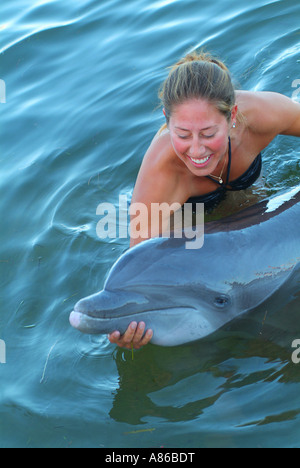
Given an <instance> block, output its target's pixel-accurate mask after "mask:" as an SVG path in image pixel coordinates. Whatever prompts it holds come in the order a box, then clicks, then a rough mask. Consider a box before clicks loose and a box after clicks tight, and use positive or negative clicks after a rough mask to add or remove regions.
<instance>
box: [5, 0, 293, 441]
mask: <svg viewBox="0 0 300 468" xmlns="http://www.w3.org/2000/svg"><path fill="white" fill-rule="evenodd" d="M0 10H1V25H0V38H1V42H0V79H3V80H4V81H5V83H6V103H5V104H0V119H1V124H0V149H1V152H0V163H1V175H0V193H1V197H0V208H1V220H2V223H1V231H0V232H1V243H0V269H1V270H0V272H1V273H0V275H1V276H0V284H1V293H0V301H1V303H0V308H1V315H0V339H2V340H4V341H5V344H6V364H0V376H1V384H0V385H1V387H0V421H1V437H0V446H1V447H161V446H164V447H216V446H217V447H257V446H263V447H278V446H284V447H296V446H299V445H300V415H299V413H300V398H299V395H300V364H299V365H296V364H293V363H292V361H291V354H292V348H291V343H292V341H293V340H294V339H297V338H300V325H299V318H298V312H299V305H300V302H299V298H298V299H294V300H293V301H291V302H290V304H288V305H287V306H286V307H285V308H283V309H281V310H279V311H278V310H277V311H275V312H274V311H273V313H272V310H268V311H266V312H268V314H266V313H265V312H264V313H263V315H259V314H258V315H256V316H255V317H247V318H245V319H243V320H240V321H239V322H238V323H237V324H235V325H232V326H231V327H230V328H229V329H228V330H226V331H220V332H218V333H216V334H215V335H213V336H212V337H210V338H209V339H206V340H203V341H199V342H197V343H193V344H189V345H185V346H182V347H177V348H171V349H167V348H161V347H157V346H152V345H150V346H147V347H146V348H144V349H142V350H140V351H139V352H136V353H135V354H134V360H132V356H131V352H127V351H123V350H116V349H115V347H114V346H112V345H111V344H110V343H109V342H108V340H107V339H106V337H102V336H100V337H90V336H84V335H81V334H79V333H77V332H76V331H75V330H73V329H71V327H70V326H69V323H68V316H69V313H70V311H71V310H72V308H73V306H74V303H75V302H77V300H79V299H80V298H81V297H83V296H87V295H88V294H91V293H94V292H96V291H97V290H100V289H101V287H102V285H103V282H104V278H105V276H106V274H107V272H108V270H109V268H110V267H111V265H112V264H113V262H114V261H115V260H116V259H117V258H118V257H119V255H120V254H121V253H122V252H123V251H124V250H125V249H126V248H127V247H128V240H127V239H99V238H98V237H97V234H96V225H97V222H98V221H99V218H98V217H97V216H96V208H97V206H98V204H99V203H101V202H104V201H105V202H110V203H117V202H118V198H119V195H120V194H126V195H128V197H129V196H130V194H131V193H132V188H133V186H134V183H135V179H136V176H137V173H138V170H139V167H140V164H141V161H142V158H143V155H144V152H145V150H146V149H147V147H148V145H149V143H150V141H151V139H152V137H153V135H154V134H155V132H156V131H157V129H158V128H159V126H160V125H161V124H162V123H163V118H162V117H163V116H162V112H161V109H160V108H159V107H158V104H159V102H158V98H157V91H158V88H159V86H160V84H161V82H162V80H163V79H164V78H165V76H166V73H167V70H166V68H167V67H168V66H170V65H172V64H173V63H174V62H175V61H176V60H177V59H178V58H180V57H181V56H182V55H183V54H185V53H186V52H187V51H188V50H191V49H193V48H194V47H202V46H205V47H206V49H207V50H209V51H211V52H213V53H215V54H217V55H218V56H220V57H221V58H222V59H224V60H225V61H226V63H227V65H228V66H229V67H230V69H231V71H232V74H233V76H234V80H235V82H236V83H237V85H238V86H239V87H240V88H242V89H251V90H271V91H277V92H280V93H283V94H285V95H287V96H289V97H292V95H293V93H295V91H297V90H296V89H295V87H294V88H293V83H294V81H295V80H297V79H300V54H299V40H300V36H299V34H300V28H299V17H300V16H299V14H300V5H299V2H296V1H295V0H277V1H273V2H272V1H270V2H268V1H263V0H251V1H250V0H246V1H243V2H229V1H228V0H216V1H215V2H204V1H202V0H162V1H151V0H131V1H130V2H129V1H128V2H125V1H122V0H101V1H99V0H98V1H96V0H77V1H73V2H62V1H58V0H40V1H35V0H30V1H29V0H17V1H14V2H9V1H5V2H2V3H1V7H0ZM294 97H295V98H296V99H298V98H299V99H300V95H299V94H297V93H295V94H294ZM299 153H300V150H299V140H298V139H297V138H291V137H289V138H288V137H278V138H276V140H274V142H272V144H271V145H270V146H269V147H268V148H267V149H266V150H265V151H264V174H263V178H262V180H261V181H260V182H259V184H258V185H257V187H254V188H253V189H251V191H250V192H249V193H248V194H247V195H246V196H244V198H241V199H236V200H235V203H236V205H235V208H234V209H239V207H240V205H242V206H244V204H247V203H248V199H249V200H250V201H251V200H252V202H254V201H255V200H257V199H261V198H262V197H265V196H266V195H270V194H273V193H276V192H277V191H278V190H280V189H283V188H286V187H289V186H293V185H296V184H298V183H299ZM240 196H242V195H240ZM230 206H231V208H232V203H230ZM220 210H221V211H220V213H217V215H221V214H222V213H224V211H225V212H226V210H227V208H226V205H225V208H224V206H223V208H222V207H221V208H220ZM222 210H223V211H222ZM275 309H276V308H275Z"/></svg>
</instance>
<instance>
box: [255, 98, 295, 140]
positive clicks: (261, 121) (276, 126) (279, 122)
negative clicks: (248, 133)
mask: <svg viewBox="0 0 300 468" xmlns="http://www.w3.org/2000/svg"><path fill="white" fill-rule="evenodd" d="M247 101H248V102H249V109H250V112H249V117H250V118H249V120H250V127H251V128H252V130H253V131H255V132H256V133H257V134H260V135H262V134H265V135H272V136H273V137H275V136H276V135H290V136H296V137H300V103H298V102H296V101H293V100H292V99H290V98H288V97H287V96H284V95H283V94H279V93H272V92H257V93H256V92H253V93H251V92H249V93H248V92H247Z"/></svg>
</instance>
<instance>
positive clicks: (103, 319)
mask: <svg viewBox="0 0 300 468" xmlns="http://www.w3.org/2000/svg"><path fill="white" fill-rule="evenodd" d="M180 309H183V310H187V309H189V310H195V311H197V309H196V308H195V307H191V306H177V307H163V308H155V309H148V310H144V311H141V312H138V314H137V315H146V314H148V313H151V312H166V313H168V311H175V310H176V311H178V310H180ZM71 314H77V316H79V315H80V316H81V317H84V318H90V319H92V320H99V321H105V320H113V319H117V318H122V319H130V318H132V319H134V316H135V313H132V314H129V315H113V316H110V317H109V316H108V317H98V316H94V315H91V314H89V313H86V312H83V311H80V310H76V306H75V307H74V310H73V311H72V312H71Z"/></svg>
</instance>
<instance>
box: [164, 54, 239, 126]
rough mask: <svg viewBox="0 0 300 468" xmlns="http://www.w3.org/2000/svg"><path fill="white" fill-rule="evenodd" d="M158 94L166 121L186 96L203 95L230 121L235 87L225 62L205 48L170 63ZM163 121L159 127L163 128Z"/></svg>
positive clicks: (189, 97) (199, 97)
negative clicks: (204, 50) (172, 63)
mask: <svg viewBox="0 0 300 468" xmlns="http://www.w3.org/2000/svg"><path fill="white" fill-rule="evenodd" d="M159 98H160V100H161V103H162V105H163V107H164V109H165V115H166V120H167V125H168V124H169V120H170V117H171V115H172V112H173V110H174V107H175V106H176V105H178V104H182V103H183V102H184V101H186V100H189V99H205V100H207V101H209V102H211V103H212V104H214V105H215V107H216V109H218V110H219V112H221V114H223V115H224V117H225V118H226V119H227V121H228V122H229V121H230V118H231V112H232V109H233V107H234V105H235V99H236V97H235V89H234V86H233V83H232V80H231V75H230V72H229V70H228V68H227V67H226V65H225V64H224V63H223V62H221V61H220V60H218V59H217V58H215V57H213V56H212V55H210V54H209V53H207V52H202V51H201V52H199V53H198V52H196V51H195V52H192V53H189V54H187V55H186V56H185V57H183V58H182V59H180V60H179V62H177V63H176V64H175V65H174V66H173V67H171V70H170V73H169V76H168V77H167V79H166V80H165V82H164V83H163V85H162V88H161V90H160V92H159ZM167 125H164V126H163V127H162V129H161V130H163V129H164V128H166V126H167Z"/></svg>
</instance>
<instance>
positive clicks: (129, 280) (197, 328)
mask: <svg viewBox="0 0 300 468" xmlns="http://www.w3.org/2000/svg"><path fill="white" fill-rule="evenodd" d="M185 247H186V242H185V239H184V236H182V238H175V237H174V236H173V237H169V238H161V237H160V238H153V239H149V240H146V241H144V242H142V243H140V244H138V245H137V246H135V247H133V248H132V249H130V250H127V251H126V252H125V253H123V254H122V255H121V257H120V258H119V259H118V260H117V262H116V263H115V264H114V265H113V267H112V268H111V270H110V272H109V274H108V277H107V279H106V282H105V284H104V288H103V290H102V291H101V292H99V293H97V294H94V295H92V296H89V297H87V298H84V299H82V300H80V301H79V302H78V303H77V304H76V305H75V307H74V310H73V311H72V313H71V315H70V323H71V325H72V326H73V327H74V328H76V329H78V330H80V331H81V332H83V333H88V334H107V333H111V332H113V331H114V330H119V331H120V332H121V334H123V333H124V332H125V331H126V329H127V327H128V325H129V324H130V322H131V321H136V322H139V321H144V322H145V323H146V327H147V328H151V329H152V330H153V338H152V343H153V344H157V345H161V346H177V345H181V344H184V343H188V342H192V341H195V340H198V339H201V338H203V337H206V336H207V335H210V334H211V333H213V332H214V331H216V330H218V329H219V328H221V327H222V326H223V325H225V324H226V323H227V322H229V321H231V320H233V319H234V318H235V317H238V316H240V315H242V314H245V313H246V312H248V311H251V310H253V309H255V308H256V307H258V306H260V305H261V304H263V303H264V302H265V301H266V300H267V299H268V298H270V297H271V296H272V295H273V294H274V293H275V292H276V291H277V290H278V289H279V288H285V286H287V284H290V282H291V281H292V278H294V279H295V278H296V281H294V284H295V286H294V289H295V291H294V292H297V291H298V290H299V260H300V185H299V186H297V187H294V188H292V189H289V190H288V191H285V192H283V193H279V194H278V195H276V196H273V197H271V198H269V199H267V200H264V201H261V202H259V203H257V204H256V205H253V206H251V207H248V208H246V209H244V210H242V211H240V212H238V213H236V214H234V215H231V216H228V217H225V218H223V219H221V220H219V221H211V222H208V223H206V224H205V235H204V245H203V247H202V248H200V249H198V250H192V249H186V248H185ZM295 275H296V276H295ZM287 289H288V288H287ZM283 290H285V289H283ZM289 290H290V288H289ZM296 290H297V291H296Z"/></svg>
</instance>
